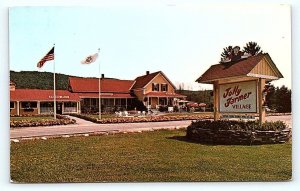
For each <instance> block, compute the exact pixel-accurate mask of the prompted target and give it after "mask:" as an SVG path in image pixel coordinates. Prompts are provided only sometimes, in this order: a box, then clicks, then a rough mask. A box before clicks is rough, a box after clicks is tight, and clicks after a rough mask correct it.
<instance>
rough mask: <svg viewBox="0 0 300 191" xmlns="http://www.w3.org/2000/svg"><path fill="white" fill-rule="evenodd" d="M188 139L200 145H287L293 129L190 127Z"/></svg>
mask: <svg viewBox="0 0 300 191" xmlns="http://www.w3.org/2000/svg"><path fill="white" fill-rule="evenodd" d="M186 136H187V138H188V139H191V140H193V141H196V142H199V143H206V144H226V145H258V144H276V143H285V142H287V141H289V140H290V138H291V136H292V133H291V129H285V130H278V131H258V130H255V131H251V130H248V131H245V130H211V129H203V128H198V127H193V126H189V127H188V128H187V135H186Z"/></svg>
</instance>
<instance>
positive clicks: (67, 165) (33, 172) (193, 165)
mask: <svg viewBox="0 0 300 191" xmlns="http://www.w3.org/2000/svg"><path fill="white" fill-rule="evenodd" d="M291 150H292V146H291V144H290V143H287V144H276V145H260V146H225V145H203V144H197V143H193V142H188V141H187V140H186V139H185V131H183V130H176V131H154V132H144V133H142V134H116V135H109V136H90V137H72V138H64V139H48V140H46V141H44V140H34V141H32V140H31V141H21V142H20V143H12V144H11V179H12V180H13V181H14V182H26V183H41V182H132V181H142V182H148V181H155V182H158V181H168V182H169V181H284V180H289V179H291V175H292V163H291Z"/></svg>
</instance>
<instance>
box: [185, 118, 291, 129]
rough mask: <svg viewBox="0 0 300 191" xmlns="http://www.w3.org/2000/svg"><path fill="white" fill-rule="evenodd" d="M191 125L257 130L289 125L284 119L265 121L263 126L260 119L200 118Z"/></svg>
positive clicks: (208, 127) (281, 127)
mask: <svg viewBox="0 0 300 191" xmlns="http://www.w3.org/2000/svg"><path fill="white" fill-rule="evenodd" d="M189 127H193V128H201V129H211V130H216V131H218V130H241V131H255V130H269V131H280V130H284V129H287V125H286V124H285V123H284V122H282V121H276V122H265V123H263V124H262V125H261V126H260V125H259V122H258V121H247V122H244V121H228V120H218V121H210V120H198V121H195V122H192V124H191V125H190V126H189Z"/></svg>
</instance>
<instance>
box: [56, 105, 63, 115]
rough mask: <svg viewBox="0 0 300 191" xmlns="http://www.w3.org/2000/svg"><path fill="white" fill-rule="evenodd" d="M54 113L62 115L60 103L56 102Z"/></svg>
mask: <svg viewBox="0 0 300 191" xmlns="http://www.w3.org/2000/svg"><path fill="white" fill-rule="evenodd" d="M56 113H57V114H62V102H57V103H56Z"/></svg>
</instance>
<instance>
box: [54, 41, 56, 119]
mask: <svg viewBox="0 0 300 191" xmlns="http://www.w3.org/2000/svg"><path fill="white" fill-rule="evenodd" d="M53 47H54V52H53V56H54V57H53V58H54V59H53V62H54V63H53V102H54V104H53V107H54V108H53V111H54V119H56V86H55V44H54V45H53Z"/></svg>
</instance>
